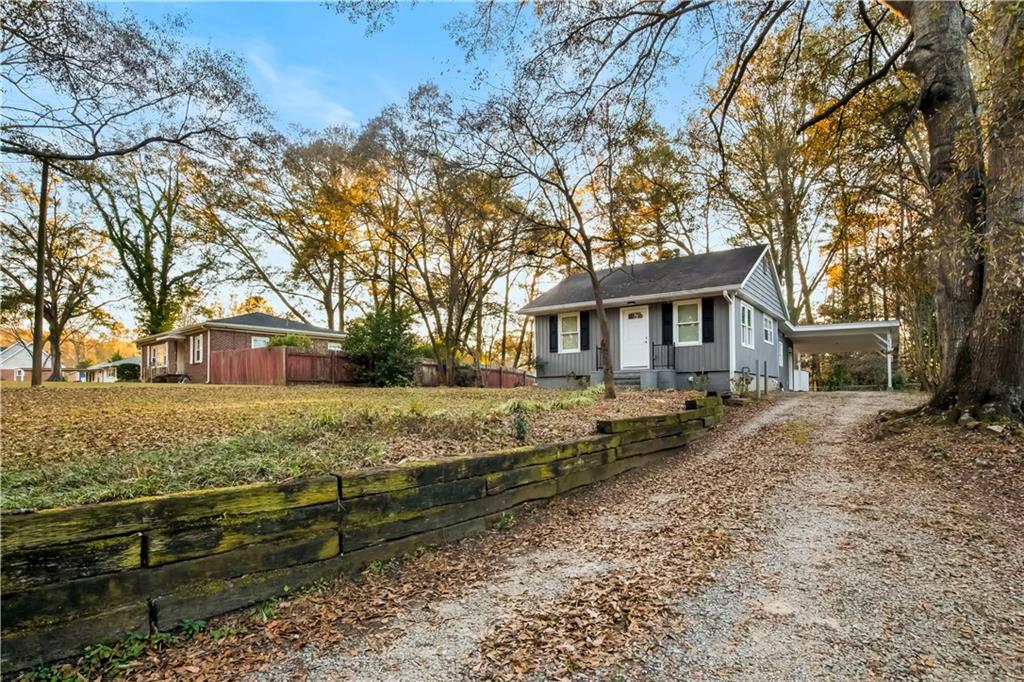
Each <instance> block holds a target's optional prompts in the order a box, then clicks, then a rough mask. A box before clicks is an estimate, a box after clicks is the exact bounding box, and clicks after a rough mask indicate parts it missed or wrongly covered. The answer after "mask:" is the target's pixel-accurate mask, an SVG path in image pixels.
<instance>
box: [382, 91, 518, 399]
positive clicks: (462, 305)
mask: <svg viewBox="0 0 1024 682" xmlns="http://www.w3.org/2000/svg"><path fill="white" fill-rule="evenodd" d="M457 130H458V129H457V120H456V116H455V114H454V112H453V111H452V108H451V101H450V98H448V97H447V96H445V95H443V94H441V93H440V92H439V91H438V90H437V89H436V88H435V87H433V86H424V87H421V88H419V89H418V90H416V91H414V92H413V93H412V95H410V98H409V100H408V102H407V103H406V105H405V106H404V107H402V108H392V109H391V110H390V111H388V112H387V114H386V117H385V118H384V119H382V120H380V121H377V122H376V123H375V124H374V125H373V126H372V127H371V132H372V133H373V135H374V136H375V139H374V140H368V139H367V140H364V141H363V144H364V148H366V149H371V148H375V149H376V151H375V152H373V154H372V156H368V157H367V158H368V159H370V160H371V161H370V164H371V168H372V174H373V175H374V176H375V177H377V178H378V179H379V180H380V181H382V182H385V183H387V184H386V188H385V189H383V190H382V191H380V192H377V193H375V194H373V195H372V196H373V197H374V198H372V199H370V203H375V202H376V201H377V200H383V202H385V203H383V204H382V205H377V206H375V207H374V208H373V209H371V210H370V212H369V213H367V214H366V215H367V217H369V218H370V219H371V220H374V219H379V220H380V222H378V223H375V224H374V227H373V229H374V230H375V231H377V232H378V234H380V233H381V232H383V234H380V238H381V242H382V243H384V244H386V248H387V249H388V251H389V252H390V253H391V254H393V255H394V258H395V268H394V287H395V288H396V290H397V291H398V293H400V294H401V295H402V297H403V298H404V299H405V300H407V301H409V302H411V304H412V305H413V306H414V307H415V308H416V310H417V312H418V313H419V316H420V319H421V321H422V323H423V325H424V327H425V329H426V331H427V336H428V339H429V340H430V342H431V346H432V347H433V348H434V352H435V354H436V357H437V360H438V362H439V363H440V364H441V365H442V366H443V367H444V370H445V379H446V382H447V383H449V384H452V383H454V381H455V371H456V363H457V359H458V356H459V354H460V353H466V354H468V355H470V356H471V357H473V358H474V362H475V364H479V363H480V358H481V354H482V353H481V346H482V344H481V343H480V342H479V340H481V339H482V334H481V331H480V326H481V324H482V317H483V316H484V314H485V306H486V303H487V297H488V295H489V293H490V292H491V290H492V288H493V286H494V284H495V283H496V282H497V281H499V280H500V279H501V278H503V277H504V276H505V274H506V273H507V272H509V271H510V270H511V269H513V268H514V267H516V263H517V262H518V260H519V258H520V257H521V252H522V250H521V247H522V244H521V242H522V231H521V229H520V225H521V220H520V219H519V217H518V215H517V211H516V207H517V205H518V203H519V200H518V199H517V198H516V197H515V196H514V195H513V193H512V192H511V187H510V184H509V183H508V182H507V181H506V180H505V179H504V178H502V177H501V176H500V175H499V174H497V173H495V172H493V171H492V170H490V169H481V168H477V167H475V166H478V165H479V161H478V160H477V161H473V160H471V159H472V157H471V155H468V154H467V153H466V150H465V149H464V148H463V147H462V142H463V141H462V140H460V138H459V136H458V134H457ZM393 200H397V202H398V203H397V204H394V205H392V204H391V202H392V201H393ZM393 211H394V212H393ZM521 212H522V211H518V213H521ZM474 336H475V340H476V341H477V342H473V340H474Z"/></svg>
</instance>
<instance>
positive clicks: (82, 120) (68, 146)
mask: <svg viewBox="0 0 1024 682" xmlns="http://www.w3.org/2000/svg"><path fill="white" fill-rule="evenodd" d="M182 26H183V22H182V21H181V20H180V19H172V20H169V21H168V22H167V23H166V24H164V25H162V26H158V25H155V24H143V23H140V22H139V21H138V19H136V17H135V16H134V15H133V14H132V13H130V12H125V13H123V14H121V15H119V16H117V17H115V16H114V15H112V14H111V13H110V12H108V11H107V9H106V8H104V7H102V6H100V5H97V4H95V3H88V2H84V1H82V0H68V1H66V2H34V1H32V0H12V1H11V2H8V3H6V4H5V6H4V12H3V13H2V14H0V27H2V29H3V30H2V35H3V37H2V38H0V41H2V42H0V53H2V54H3V58H2V59H3V61H2V65H3V68H2V69H0V78H3V80H4V85H5V87H4V100H5V101H4V107H3V125H2V131H0V152H3V153H4V154H12V155H17V156H22V157H27V158H32V159H35V160H38V161H39V162H40V166H41V170H40V184H39V187H40V190H39V193H38V199H39V204H40V205H39V210H38V211H37V215H38V216H39V224H38V226H37V238H36V242H37V244H40V245H42V244H44V243H45V242H46V235H45V229H46V221H45V216H46V215H47V206H46V203H47V202H46V200H47V191H46V190H47V188H48V186H49V182H48V177H49V175H50V172H51V170H52V169H56V170H64V169H63V166H62V164H63V163H64V162H71V161H94V160H96V159H100V158H105V157H112V156H123V155H126V154H131V153H133V152H135V151H138V150H139V149H142V148H144V147H146V146H148V145H151V144H161V143H162V144H173V145H186V146H187V145H192V144H194V143H197V142H200V141H202V142H204V143H205V144H206V145H211V144H214V143H215V142H217V141H220V140H224V139H233V138H235V137H237V136H238V135H240V134H241V133H240V132H239V131H240V130H241V129H243V128H245V127H246V126H250V125H253V124H258V122H259V121H260V120H261V119H262V118H263V116H264V110H263V108H262V106H261V105H260V104H259V103H258V101H257V99H256V97H255V96H254V95H253V94H252V90H251V88H250V86H249V81H248V79H247V78H246V76H245V71H244V67H243V65H242V64H241V62H240V61H239V60H238V59H237V58H236V57H233V56H231V55H228V54H225V53H222V52H219V51H216V50H211V49H208V48H195V47H186V46H185V43H184V41H181V40H179V39H178V38H177V36H176V35H175V34H176V33H178V32H180V29H181V28H182ZM43 258H44V254H43V252H42V249H41V248H40V250H39V251H38V252H37V253H36V270H37V272H38V273H39V276H40V279H38V280H37V282H36V286H35V301H34V313H33V316H34V326H33V352H32V385H33V386H38V385H40V384H41V382H42V352H43V351H42V346H43V321H42V317H43V305H44V301H43V285H44V283H43V281H42V279H41V277H42V272H43V262H42V261H43Z"/></svg>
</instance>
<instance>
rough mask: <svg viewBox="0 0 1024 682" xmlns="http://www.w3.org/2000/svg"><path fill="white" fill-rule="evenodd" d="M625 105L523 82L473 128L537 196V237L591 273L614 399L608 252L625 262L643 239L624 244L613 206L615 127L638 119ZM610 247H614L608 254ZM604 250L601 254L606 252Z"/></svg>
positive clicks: (560, 258) (617, 157)
mask: <svg viewBox="0 0 1024 682" xmlns="http://www.w3.org/2000/svg"><path fill="white" fill-rule="evenodd" d="M630 113H632V112H628V111H626V110H624V109H619V108H613V107H605V108H604V109H603V110H601V111H586V110H579V109H577V108H575V107H574V106H573V105H572V102H571V101H569V100H567V99H566V98H565V97H564V96H562V95H560V94H558V93H552V92H550V91H546V90H545V89H544V88H543V87H542V84H541V83H538V82H536V81H529V80H523V81H519V82H517V83H516V86H515V87H514V88H513V89H512V90H511V91H510V92H508V93H506V94H503V95H499V96H495V97H493V98H491V99H490V100H489V101H488V102H487V103H486V104H485V105H484V106H483V107H481V108H480V109H479V110H478V111H477V112H474V114H473V115H472V116H471V117H470V118H469V120H468V121H467V125H468V128H469V129H470V130H473V131H476V133H477V135H478V139H479V140H480V142H481V144H482V145H484V146H485V147H486V148H487V149H488V151H489V154H490V155H491V156H492V157H493V159H494V161H493V163H494V165H495V167H497V168H500V169H502V172H504V173H506V174H508V175H509V176H510V177H513V178H515V179H516V180H517V181H518V183H519V184H520V186H521V187H520V191H521V192H522V193H524V194H525V195H527V196H529V197H531V199H532V201H531V202H530V204H529V210H528V211H527V212H525V213H524V214H523V217H524V219H525V220H526V221H527V223H528V225H529V226H530V230H531V232H532V233H533V238H534V241H535V242H536V243H537V244H538V246H544V247H546V251H544V252H543V253H546V255H547V256H548V258H550V259H552V260H554V261H557V262H559V263H560V264H562V265H568V266H570V267H571V268H572V269H575V270H577V271H580V272H585V273H587V276H588V277H589V279H590V283H591V288H592V290H593V292H594V302H595V308H596V312H597V322H598V326H599V328H600V331H601V345H600V347H599V348H598V352H599V355H600V360H601V370H602V373H603V383H604V391H605V397H607V398H614V397H615V376H614V367H613V364H612V357H611V348H610V345H609V343H608V339H609V338H610V332H609V324H608V314H607V310H606V309H605V304H604V296H603V294H602V282H603V280H604V279H605V278H606V277H607V276H608V274H609V272H610V270H607V269H603V265H604V263H605V262H606V260H605V259H607V258H608V257H609V256H611V259H612V260H613V261H615V262H617V263H618V264H619V265H621V264H623V263H624V260H625V258H626V253H627V252H628V251H631V250H632V249H633V248H634V247H635V246H636V244H635V243H631V244H630V245H629V246H626V247H625V248H619V249H616V248H615V246H616V244H618V245H620V247H621V246H622V245H623V237H624V234H625V229H626V228H625V226H624V225H616V224H614V220H613V219H612V218H613V217H614V216H621V215H622V214H621V213H620V212H619V211H618V209H617V208H616V207H614V205H613V204H614V201H615V198H616V197H617V193H616V192H617V189H618V188H620V187H621V183H620V182H619V177H620V173H621V168H622V166H623V165H624V161H625V158H626V157H627V154H626V147H625V145H623V144H621V143H620V141H619V139H618V136H617V135H616V133H615V128H616V127H618V130H619V132H622V131H623V130H624V129H625V127H626V126H628V125H629V123H630V122H631V121H634V120H635V118H634V117H631V116H630ZM609 252H610V253H609ZM603 253H604V254H605V255H602V254H603Z"/></svg>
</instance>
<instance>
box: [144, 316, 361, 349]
mask: <svg viewBox="0 0 1024 682" xmlns="http://www.w3.org/2000/svg"><path fill="white" fill-rule="evenodd" d="M203 329H226V330H231V331H243V332H252V333H254V334H275V333H276V334H304V335H307V336H318V337H323V338H332V339H333V338H338V339H340V338H342V337H343V336H344V334H341V333H340V332H335V331H331V330H330V329H326V328H325V327H317V326H315V325H312V324H306V323H305V322H297V321H295V320H289V319H287V318H284V317H278V316H276V315H268V314H267V313H245V314H244V315H234V316H233V317H221V318H218V319H215V320H207V321H206V322H200V323H199V324H193V325H189V326H187V327H181V328H179V329H173V330H171V331H169V332H162V333H160V334H150V335H149V336H144V337H142V338H141V339H137V340H136V343H147V342H149V341H159V340H161V339H174V338H182V337H183V336H186V335H188V334H194V333H195V332H197V331H200V330H203Z"/></svg>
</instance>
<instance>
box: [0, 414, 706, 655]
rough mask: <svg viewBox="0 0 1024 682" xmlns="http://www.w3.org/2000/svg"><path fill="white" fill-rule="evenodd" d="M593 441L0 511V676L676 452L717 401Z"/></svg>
mask: <svg viewBox="0 0 1024 682" xmlns="http://www.w3.org/2000/svg"><path fill="white" fill-rule="evenodd" d="M690 406H693V409H687V410H685V411H683V412H680V413H676V414H669V415H663V416H658V417H644V418H637V419H622V420H615V421H605V422H598V431H599V435H595V436H591V437H587V438H584V439H582V440H579V441H574V442H571V443H560V444H556V445H545V446H537V447H533V446H531V447H522V448H515V449H511V450H502V451H498V452H493V453H486V454H483V455H475V456H469V457H459V458H453V459H448V460H442V461H438V462H426V463H415V464H412V465H406V466H389V467H380V468H375V469H367V470H362V471H358V472H355V473H352V474H344V475H338V476H321V477H316V478H306V479H301V480H296V481H291V482H288V483H281V484H256V485H246V486H238V487H234V488H224V489H219V490H200V491H193V492H188V493H181V494H175V495H167V496H163V497H153V498H144V499H138V500H129V501H126V502H109V503H102V504H93V505H85V506H81V507H71V508H67V509H53V510H44V511H38V512H27V513H9V514H3V515H0V527H2V553H3V557H2V559H3V572H2V575H0V616H2V622H3V630H2V637H3V647H2V667H3V670H4V671H5V672H8V671H13V670H18V669H21V668H24V667H28V666H31V665H36V664H38V663H43V662H46V661H48V660H55V659H58V658H63V657H66V656H71V655H74V654H76V653H78V652H80V651H81V649H82V647H84V646H86V645H88V644H94V643H96V642H100V641H109V640H111V639H117V638H120V637H123V636H125V635H126V634H127V633H130V632H135V633H139V634H148V633H151V632H153V631H157V630H169V629H171V628H174V627H175V626H176V625H177V624H178V623H180V621H181V620H182V619H185V618H205V617H208V616H213V615H217V614H220V613H225V612H227V611H230V610H233V609H237V608H241V607H244V606H247V605H249V604H252V603H254V602H257V601H260V600H262V599H266V598H269V597H273V596H275V595H279V594H282V593H283V592H287V591H289V590H290V589H293V588H296V587H300V586H303V585H307V584H310V583H313V582H315V581H316V580H318V579H320V578H323V577H328V576H333V575H338V574H341V573H346V572H353V571H357V570H359V569H361V568H362V567H364V566H366V565H367V564H369V563H371V562H373V561H377V560H381V559H387V558H390V557H394V556H399V555H401V554H404V553H406V552H408V551H410V550H412V549H415V548H417V547H421V546H427V545H435V544H440V543H444V542H450V541H453V540H457V539H460V538H463V537H466V536H469V535H472V534H475V533H479V532H482V531H484V530H487V529H488V528H490V527H491V526H492V525H493V524H494V522H495V521H496V520H497V519H499V518H500V517H501V515H502V514H504V513H507V512H508V510H509V509H512V508H514V507H517V506H519V505H521V504H524V503H526V502H530V501H534V500H541V499H544V498H548V497H552V496H554V495H558V494H561V493H563V492H566V491H568V490H572V489H574V488H577V487H580V486H584V485H587V484H589V483H592V482H594V481H599V480H602V479H605V478H609V477H612V476H615V475H617V474H619V473H622V472H623V471H626V470H628V469H632V468H635V467H637V466H642V465H644V464H647V463H648V462H651V461H653V460H656V459H660V458H661V457H664V456H665V455H667V454H669V453H672V452H674V451H677V450H678V449H679V448H681V447H682V446H683V445H685V444H686V443H688V442H690V441H692V440H694V439H695V438H697V437H699V436H700V435H702V434H703V432H704V429H705V428H707V427H709V426H711V425H712V424H714V423H716V422H717V420H718V419H719V418H720V414H721V409H722V407H721V399H720V398H717V397H710V398H705V399H701V400H700V401H698V402H697V403H691V404H689V405H688V407H690Z"/></svg>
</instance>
